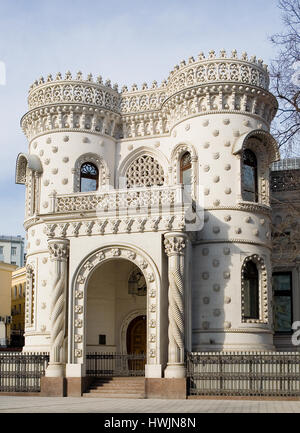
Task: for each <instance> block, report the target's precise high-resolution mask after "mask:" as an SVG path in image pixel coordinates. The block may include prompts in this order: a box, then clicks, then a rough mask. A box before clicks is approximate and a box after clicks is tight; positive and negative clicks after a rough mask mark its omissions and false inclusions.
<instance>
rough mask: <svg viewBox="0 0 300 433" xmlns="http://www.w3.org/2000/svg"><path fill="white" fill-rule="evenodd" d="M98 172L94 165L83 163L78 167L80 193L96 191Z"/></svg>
mask: <svg viewBox="0 0 300 433" xmlns="http://www.w3.org/2000/svg"><path fill="white" fill-rule="evenodd" d="M98 179H99V172H98V168H97V167H96V166H95V164H92V163H91V162H85V163H84V164H82V166H81V167H80V191H81V192H88V191H97V189H98Z"/></svg>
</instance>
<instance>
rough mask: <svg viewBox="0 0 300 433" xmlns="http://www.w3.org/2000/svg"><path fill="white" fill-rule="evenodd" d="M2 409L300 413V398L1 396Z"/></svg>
mask: <svg viewBox="0 0 300 433" xmlns="http://www.w3.org/2000/svg"><path fill="white" fill-rule="evenodd" d="M2 413H182V414H183V413H300V401H282V400H281V401H280V400H279V401H278V400H277V401H270V400H267V401H266V400H204V399H199V400H198V399H191V400H158V399H157V400H156V399H153V400H152V399H151V400H136V399H114V398H110V399H104V398H98V397H97V398H84V397H82V398H76V397H64V398H61V397H57V398H56V397H15V396H0V414H2Z"/></svg>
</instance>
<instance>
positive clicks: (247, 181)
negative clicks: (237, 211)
mask: <svg viewBox="0 0 300 433" xmlns="http://www.w3.org/2000/svg"><path fill="white" fill-rule="evenodd" d="M242 197H243V200H246V201H253V202H257V201H258V193H257V159H256V156H255V154H254V153H253V152H252V150H249V149H245V150H244V152H243V161H242Z"/></svg>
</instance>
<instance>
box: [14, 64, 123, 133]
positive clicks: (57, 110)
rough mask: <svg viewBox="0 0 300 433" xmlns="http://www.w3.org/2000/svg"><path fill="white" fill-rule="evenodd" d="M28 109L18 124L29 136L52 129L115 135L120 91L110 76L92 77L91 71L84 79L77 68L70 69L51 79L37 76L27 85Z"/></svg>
mask: <svg viewBox="0 0 300 433" xmlns="http://www.w3.org/2000/svg"><path fill="white" fill-rule="evenodd" d="M28 105H29V110H30V111H29V112H28V113H27V114H25V116H23V118H22V121H21V125H22V128H23V131H24V133H25V135H26V136H27V138H28V139H29V140H31V139H33V138H35V137H36V136H38V135H41V134H44V133H49V132H52V131H65V130H66V131H77V130H81V131H85V132H94V133H96V134H100V135H104V136H105V135H107V136H110V137H115V138H117V137H118V136H119V128H120V121H121V117H120V114H119V106H120V95H119V93H118V87H117V85H116V84H115V85H114V86H113V87H112V86H111V82H110V80H107V81H106V82H105V84H104V83H103V81H102V77H98V78H97V79H96V80H95V81H94V80H93V77H92V75H91V74H89V75H88V76H87V78H86V80H84V79H83V76H82V73H81V72H78V73H77V75H76V77H75V78H73V77H72V75H71V73H70V72H67V73H66V74H65V77H62V75H61V74H60V73H58V74H57V75H56V78H55V79H53V78H52V76H51V75H49V76H48V78H47V79H44V78H40V79H39V80H38V81H35V83H34V84H33V85H32V86H31V87H30V90H29V95H28Z"/></svg>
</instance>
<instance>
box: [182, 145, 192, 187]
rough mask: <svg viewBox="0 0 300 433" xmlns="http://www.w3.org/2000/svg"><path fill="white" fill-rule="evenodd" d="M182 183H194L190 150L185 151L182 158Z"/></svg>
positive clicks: (188, 184) (189, 184)
mask: <svg viewBox="0 0 300 433" xmlns="http://www.w3.org/2000/svg"><path fill="white" fill-rule="evenodd" d="M180 183H183V185H187V186H191V184H192V158H191V154H190V152H185V153H184V154H183V155H182V157H181V159H180Z"/></svg>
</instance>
